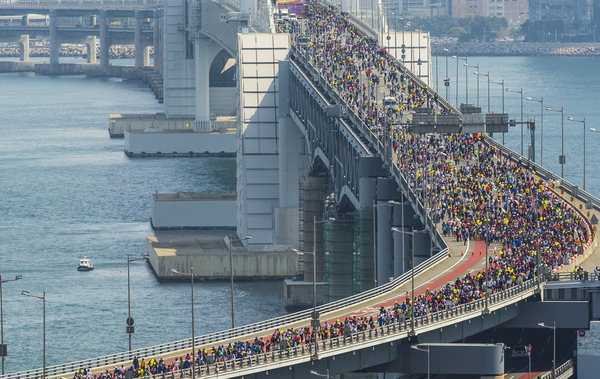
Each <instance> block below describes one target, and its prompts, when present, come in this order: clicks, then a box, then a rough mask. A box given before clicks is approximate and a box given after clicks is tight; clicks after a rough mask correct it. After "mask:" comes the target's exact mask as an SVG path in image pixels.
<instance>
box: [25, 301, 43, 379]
mask: <svg viewBox="0 0 600 379" xmlns="http://www.w3.org/2000/svg"><path fill="white" fill-rule="evenodd" d="M21 295H23V296H29V297H35V298H36V299H40V300H42V317H43V321H42V328H43V342H42V364H43V369H42V370H43V371H42V379H46V291H42V296H37V295H32V294H30V293H29V291H21Z"/></svg>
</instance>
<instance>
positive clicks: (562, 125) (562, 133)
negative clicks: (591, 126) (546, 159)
mask: <svg viewBox="0 0 600 379" xmlns="http://www.w3.org/2000/svg"><path fill="white" fill-rule="evenodd" d="M546 110H547V111H550V112H560V155H559V156H558V163H559V164H560V177H561V178H564V177H565V163H566V162H567V157H566V156H565V111H564V108H563V107H560V109H554V108H552V107H546Z"/></svg>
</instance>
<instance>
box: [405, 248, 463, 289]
mask: <svg viewBox="0 0 600 379" xmlns="http://www.w3.org/2000/svg"><path fill="white" fill-rule="evenodd" d="M470 246H471V240H470V239H468V240H467V247H466V249H465V252H464V253H463V255H462V257H461V258H460V259H459V260H458V261H456V263H454V264H453V265H452V266H450V267H448V268H447V269H446V270H444V271H442V272H441V273H440V274H439V275H438V276H435V277H433V278H431V280H430V281H429V282H427V283H424V284H421V285H420V286H418V287H415V289H418V288H421V287H424V286H426V285H427V284H428V283H431V282H435V280H436V279H438V278H440V277H441V276H442V275H444V274H445V273H447V272H448V271H450V270H452V269H453V268H454V266H456V265H457V264H459V263H461V262H462V260H463V259H465V257H466V256H467V252H468V251H469V247H470Z"/></svg>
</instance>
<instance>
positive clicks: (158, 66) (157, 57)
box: [152, 9, 163, 72]
mask: <svg viewBox="0 0 600 379" xmlns="http://www.w3.org/2000/svg"><path fill="white" fill-rule="evenodd" d="M153 17H154V25H153V28H154V29H153V34H152V37H153V40H154V71H157V72H162V63H163V62H162V59H163V56H162V53H163V48H162V39H161V38H162V22H163V20H162V10H158V9H157V10H154V14H153Z"/></svg>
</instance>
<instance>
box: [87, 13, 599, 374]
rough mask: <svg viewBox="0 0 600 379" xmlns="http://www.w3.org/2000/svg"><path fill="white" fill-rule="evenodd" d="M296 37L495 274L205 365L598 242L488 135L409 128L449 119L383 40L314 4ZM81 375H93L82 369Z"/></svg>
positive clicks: (229, 353)
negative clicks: (416, 117) (410, 119)
mask: <svg viewBox="0 0 600 379" xmlns="http://www.w3.org/2000/svg"><path fill="white" fill-rule="evenodd" d="M293 29H294V30H296V31H299V33H301V34H302V36H303V37H306V36H308V37H309V39H310V42H309V43H303V44H302V46H297V47H298V48H299V49H302V50H303V51H304V53H306V54H307V56H309V57H310V61H311V64H312V65H313V66H314V68H315V69H316V70H318V71H319V72H320V73H321V75H322V76H323V77H324V78H326V79H327V81H328V83H329V84H330V85H331V86H332V87H333V88H335V89H336V91H337V92H338V93H339V94H340V96H341V97H342V98H343V99H344V100H345V101H346V103H347V105H348V106H350V107H351V108H352V109H353V110H354V112H355V113H356V115H357V116H358V117H359V118H360V119H361V120H362V121H363V122H364V123H365V124H366V125H367V126H368V127H369V129H370V130H372V132H373V133H375V134H376V135H378V136H379V137H380V138H381V140H382V141H386V142H387V143H390V144H391V146H393V151H394V155H393V160H394V162H395V163H396V164H397V166H398V167H399V169H400V172H401V173H402V175H404V177H405V178H406V180H407V182H408V183H409V184H410V185H411V187H412V188H414V189H415V190H416V191H417V192H418V193H420V194H421V196H422V200H423V203H424V204H425V205H426V207H427V208H428V210H429V214H430V216H431V217H432V218H433V219H435V220H437V221H438V222H439V225H440V229H441V232H442V234H443V235H444V236H446V237H447V238H452V239H455V240H456V241H464V243H466V241H468V240H482V241H485V244H486V246H492V247H493V249H494V250H492V251H491V252H490V254H489V261H488V262H487V263H488V269H487V271H485V270H481V271H479V272H475V273H468V274H466V275H464V276H463V277H462V278H457V279H456V280H455V281H453V282H451V283H447V284H446V285H444V286H443V287H442V288H439V289H431V290H430V289H427V290H426V291H425V292H424V293H422V294H420V295H418V296H415V298H414V299H412V298H411V296H409V294H407V295H406V296H405V297H404V298H401V299H398V300H397V302H396V303H395V304H394V305H393V306H392V307H389V308H386V307H383V306H382V307H381V308H380V309H379V312H376V314H371V315H365V316H348V317H347V318H345V319H343V320H335V321H334V322H325V323H323V324H321V325H320V327H318V328H317V329H316V330H315V329H313V328H312V327H310V326H306V327H303V328H299V329H289V330H275V331H274V332H273V334H272V335H271V337H269V338H263V339H261V338H256V339H254V340H251V341H246V342H237V343H231V344H228V345H221V346H215V347H211V348H204V349H200V350H199V351H198V352H197V360H196V362H197V365H199V366H202V365H207V364H213V363H216V362H222V361H226V360H231V359H234V358H242V357H247V356H252V355H256V354H260V353H267V352H271V351H280V350H282V349H287V348H288V347H292V346H298V345H300V344H310V343H311V342H313V341H314V340H315V338H316V339H317V340H327V339H330V338H334V337H337V336H349V335H352V334H353V333H356V332H359V331H364V330H368V329H374V328H376V327H378V326H382V325H386V324H389V323H393V322H403V321H405V320H408V319H410V318H411V317H419V316H424V315H427V314H429V313H432V312H436V311H439V310H445V309H450V308H452V307H455V306H457V305H460V304H465V303H468V302H472V301H475V300H477V299H481V298H483V297H484V296H486V293H487V294H492V293H496V292H498V291H502V290H504V289H506V288H509V287H511V286H514V285H516V284H520V283H523V282H524V281H526V280H530V279H533V278H534V277H535V276H536V275H537V272H538V269H539V267H541V266H545V267H548V268H549V269H556V268H558V267H559V266H561V265H563V264H567V263H568V262H569V260H570V259H571V258H572V257H573V256H575V255H577V254H578V253H580V252H581V250H582V248H583V246H584V244H585V243H587V242H589V241H590V240H591V239H592V238H593V236H592V234H591V231H590V229H589V227H588V225H587V224H586V222H585V221H584V219H583V218H582V217H581V216H580V215H579V214H577V213H576V211H575V210H573V208H572V207H570V206H568V205H567V204H566V203H565V202H564V201H563V200H562V199H561V198H560V197H559V196H558V195H557V194H556V193H555V192H553V191H552V188H551V183H546V182H545V181H544V180H542V179H540V178H539V177H537V176H536V175H535V172H532V171H529V170H527V169H524V168H523V167H522V166H520V165H519V164H517V163H515V162H513V161H512V160H511V159H510V157H508V156H507V155H506V154H505V153H503V152H502V151H501V150H499V149H497V148H495V147H493V146H490V145H488V144H486V143H485V142H484V139H483V138H482V136H480V135H477V134H445V135H444V134H424V135H420V134H413V133H410V128H409V127H408V126H407V125H402V122H401V121H402V120H404V118H403V117H406V116H407V115H409V114H410V113H411V112H412V111H414V109H415V108H420V107H421V108H422V107H426V108H430V109H432V110H433V112H436V113H438V114H443V113H449V112H451V110H450V109H447V108H446V107H445V106H443V105H441V103H440V102H438V98H437V94H435V93H434V92H433V91H431V90H430V89H428V88H427V87H426V86H424V85H421V84H419V83H418V82H417V81H415V80H414V79H412V78H411V76H410V75H409V74H408V73H407V72H406V69H405V68H404V67H403V66H402V65H401V64H400V63H398V61H396V60H395V59H393V58H392V57H391V56H390V55H389V54H387V52H386V51H385V50H384V49H381V48H380V47H379V46H378V45H377V43H376V41H374V40H373V39H372V38H370V37H366V36H364V35H362V34H360V33H359V32H358V30H357V29H356V28H355V27H354V26H353V25H352V23H351V22H350V21H349V19H348V15H347V14H345V13H343V12H340V11H339V10H337V9H336V8H334V7H329V6H325V5H322V4H317V3H313V4H311V6H310V15H309V17H308V18H306V19H304V20H302V23H301V24H300V25H294V28H293ZM296 34H298V33H296ZM381 88H384V91H385V93H384V95H385V96H390V97H394V98H395V99H397V104H398V106H397V107H396V108H384V107H382V105H381V101H380V100H381V99H378V96H377V94H376V91H380V90H381ZM374 89H375V90H374ZM540 265H541V266H540ZM598 272H599V273H600V270H599V271H598ZM191 362H192V357H191V356H190V355H189V354H188V355H187V356H184V357H180V358H176V359H175V360H173V361H169V362H164V361H162V360H159V361H156V360H155V359H150V360H149V361H148V362H146V361H145V360H143V359H142V360H141V361H139V360H138V359H137V358H136V359H135V360H134V361H133V362H132V364H131V367H121V368H115V370H114V371H111V372H108V371H107V372H106V373H104V374H101V375H95V377H99V378H102V379H104V378H121V377H124V375H125V372H127V371H128V370H130V371H131V372H132V373H133V376H136V377H139V376H145V375H150V374H157V373H162V372H173V371H178V370H183V369H187V368H189V367H190V366H191ZM76 376H77V377H81V378H84V377H90V376H92V375H91V373H88V372H86V371H85V370H83V371H81V372H79V373H77V374H76Z"/></svg>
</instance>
